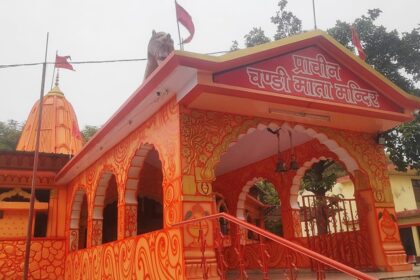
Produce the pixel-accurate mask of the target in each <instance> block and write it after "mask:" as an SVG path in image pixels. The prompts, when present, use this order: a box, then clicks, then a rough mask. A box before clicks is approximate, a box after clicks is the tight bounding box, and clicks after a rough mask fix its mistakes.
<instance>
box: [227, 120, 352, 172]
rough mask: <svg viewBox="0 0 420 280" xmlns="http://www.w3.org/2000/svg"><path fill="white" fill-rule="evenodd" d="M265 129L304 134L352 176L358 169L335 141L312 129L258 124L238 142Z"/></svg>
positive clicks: (287, 124) (242, 135)
mask: <svg viewBox="0 0 420 280" xmlns="http://www.w3.org/2000/svg"><path fill="white" fill-rule="evenodd" d="M267 127H270V128H272V129H278V128H280V127H281V128H282V129H285V130H289V131H296V132H300V133H304V134H306V135H308V136H310V137H312V138H315V139H317V140H318V141H319V142H320V143H321V144H324V145H325V146H326V147H327V148H328V149H329V150H330V151H331V152H333V153H334V154H336V155H337V157H338V159H339V160H340V161H341V162H342V163H343V164H344V165H345V167H346V170H347V171H348V172H350V173H352V174H353V172H354V170H357V169H359V167H358V164H357V163H356V161H355V160H354V159H353V158H352V157H351V156H350V154H349V153H348V152H347V151H346V150H345V149H343V148H342V147H340V146H339V145H338V143H337V142H336V141H335V140H332V139H329V138H328V137H327V136H326V135H325V134H323V133H318V132H316V131H315V130H313V129H312V128H305V127H304V126H302V125H300V124H298V125H295V126H290V124H289V123H286V122H285V123H283V124H282V125H281V126H279V125H278V124H277V123H274V122H271V123H269V124H268V125H265V124H258V125H257V127H256V128H255V127H251V128H249V129H248V131H247V132H246V133H243V134H240V135H239V136H238V140H239V139H241V138H242V137H244V136H245V135H246V134H251V133H253V132H254V131H256V130H257V129H258V130H266V129H267ZM235 144H236V141H235V142H232V143H231V144H230V145H229V147H232V146H233V145H235Z"/></svg>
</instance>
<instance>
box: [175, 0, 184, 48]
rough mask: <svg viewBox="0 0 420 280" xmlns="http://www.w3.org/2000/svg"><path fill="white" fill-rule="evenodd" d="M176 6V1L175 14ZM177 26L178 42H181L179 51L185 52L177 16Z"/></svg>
mask: <svg viewBox="0 0 420 280" xmlns="http://www.w3.org/2000/svg"><path fill="white" fill-rule="evenodd" d="M176 5H177V3H176V0H175V13H176V10H177V9H176ZM176 25H177V27H178V40H179V49H180V50H181V51H183V50H184V46H183V45H182V41H181V32H180V31H179V20H178V15H177V16H176Z"/></svg>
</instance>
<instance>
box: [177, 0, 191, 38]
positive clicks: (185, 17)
mask: <svg viewBox="0 0 420 280" xmlns="http://www.w3.org/2000/svg"><path fill="white" fill-rule="evenodd" d="M175 5H176V19H177V20H178V21H179V22H180V23H181V24H182V25H183V26H185V28H186V29H187V30H188V32H190V36H188V38H187V39H184V40H183V41H182V43H183V44H184V43H189V42H191V40H192V38H193V36H194V32H195V28H194V23H193V21H192V18H191V16H190V14H189V13H188V12H187V11H186V10H185V9H184V8H182V7H181V6H180V5H179V4H178V3H177V2H176V1H175Z"/></svg>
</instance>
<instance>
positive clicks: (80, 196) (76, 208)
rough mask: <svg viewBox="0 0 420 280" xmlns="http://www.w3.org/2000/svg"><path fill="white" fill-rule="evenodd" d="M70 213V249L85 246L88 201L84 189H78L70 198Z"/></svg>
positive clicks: (73, 249)
mask: <svg viewBox="0 0 420 280" xmlns="http://www.w3.org/2000/svg"><path fill="white" fill-rule="evenodd" d="M71 205H72V206H71V213H70V251H75V250H78V249H84V248H86V243H87V217H88V201H87V195H86V191H85V190H84V189H83V188H80V189H78V190H77V191H76V192H75V194H74V196H73V200H72V204H71Z"/></svg>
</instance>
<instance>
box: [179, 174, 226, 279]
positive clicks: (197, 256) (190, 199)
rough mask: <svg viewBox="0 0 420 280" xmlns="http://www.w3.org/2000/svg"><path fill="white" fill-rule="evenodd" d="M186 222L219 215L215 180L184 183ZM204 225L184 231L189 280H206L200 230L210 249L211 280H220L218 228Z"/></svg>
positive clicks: (207, 253)
mask: <svg viewBox="0 0 420 280" xmlns="http://www.w3.org/2000/svg"><path fill="white" fill-rule="evenodd" d="M182 188H183V196H182V215H183V217H182V219H183V220H189V219H195V218H200V217H203V216H207V215H210V214H215V213H216V209H215V204H214V200H213V194H212V192H213V191H212V181H211V180H196V179H195V178H194V177H193V176H183V180H182ZM216 223H217V221H215V222H213V223H212V222H210V221H204V222H202V223H201V224H199V223H197V224H190V225H188V226H185V227H183V228H182V231H183V233H184V234H183V236H184V240H183V241H184V258H185V275H186V279H203V268H202V265H203V262H202V260H203V257H202V255H203V251H202V250H203V248H202V247H201V244H202V243H201V240H200V230H201V231H202V233H203V235H204V239H205V242H206V247H205V250H204V256H205V262H206V266H207V269H208V279H219V278H220V277H219V276H218V274H217V260H216V254H215V250H214V240H213V238H214V235H213V232H214V230H215V229H214V225H215V224H216Z"/></svg>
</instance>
